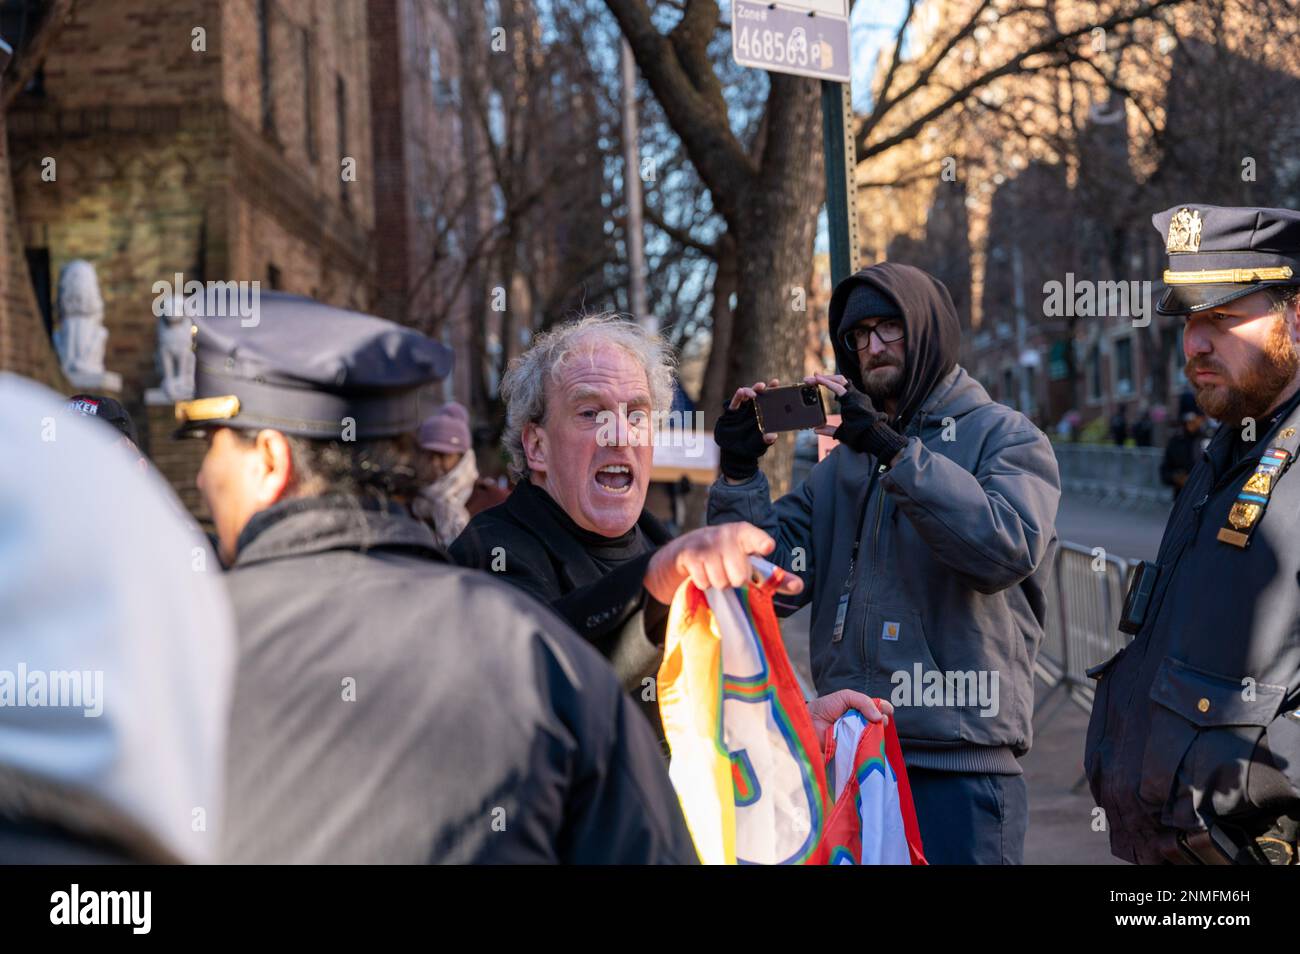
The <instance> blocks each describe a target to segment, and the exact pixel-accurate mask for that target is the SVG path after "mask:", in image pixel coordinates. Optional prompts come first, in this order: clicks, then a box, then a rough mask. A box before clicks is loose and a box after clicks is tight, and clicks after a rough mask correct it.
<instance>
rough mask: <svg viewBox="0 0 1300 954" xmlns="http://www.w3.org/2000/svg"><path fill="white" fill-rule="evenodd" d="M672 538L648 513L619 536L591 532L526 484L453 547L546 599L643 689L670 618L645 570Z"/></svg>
mask: <svg viewBox="0 0 1300 954" xmlns="http://www.w3.org/2000/svg"><path fill="white" fill-rule="evenodd" d="M670 539H672V538H671V536H670V535H669V534H668V531H667V530H666V529H665V528H664V526H663V524H661V523H660V522H659V521H658V520H657V519H655V517H654V515H653V514H651V513H649V512H648V511H642V513H641V516H640V518H639V519H638V520H637V522H636V525H635V526H633V527H632V528H631V529H629V530H628V531H627V532H626V533H624V534H621V535H620V536H617V537H606V536H602V535H601V534H599V533H593V532H592V531H590V530H585V529H583V528H582V527H580V526H579V525H578V524H577V523H576V522H575V521H574V520H573V518H572V517H570V516H569V514H567V513H565V511H564V508H563V507H561V506H560V504H559V503H558V502H557V501H556V500H555V499H554V498H552V497H551V495H550V494H548V493H547V492H546V491H545V490H544V489H542V488H541V487H538V486H536V485H535V484H532V483H528V482H521V483H519V484H518V485H516V487H515V489H514V490H513V491H512V492H511V494H510V496H509V497H508V498H506V501H505V502H504V503H502V504H500V505H498V506H496V507H492V508H489V509H487V510H484V511H482V512H480V513H478V514H476V515H475V516H474V517H473V519H471V520H470V522H469V525H468V526H466V527H465V529H464V531H463V532H462V533H461V535H460V536H459V537H457V538H456V539H455V540H454V541H452V544H451V546H450V547H449V548H448V552H449V553H450V555H451V558H452V559H453V560H455V561H456V562H457V563H459V564H461V565H462V566H470V567H475V568H478V569H482V570H487V571H488V572H490V573H493V574H495V575H497V576H498V577H499V578H500V579H502V580H503V581H505V582H507V583H510V584H512V585H514V586H517V587H519V588H520V589H523V590H525V591H527V592H528V593H531V594H532V595H533V596H535V597H536V598H537V599H539V600H541V601H543V602H544V603H547V604H548V605H549V606H550V607H551V608H552V609H554V610H555V611H556V612H557V613H558V614H559V615H560V616H562V617H563V618H564V619H566V620H568V621H569V623H570V624H571V625H572V626H573V628H574V629H575V630H577V632H578V633H579V634H580V635H582V636H583V637H585V638H586V639H587V640H589V641H590V642H591V643H592V645H593V646H595V647H596V648H597V649H598V650H600V652H601V653H603V654H604V655H605V656H606V658H608V659H609V660H610V662H611V663H613V665H614V669H615V671H616V672H618V673H619V676H620V678H622V679H623V681H624V685H625V686H627V687H628V688H629V689H633V690H634V691H635V692H636V693H638V694H639V693H640V692H641V691H642V689H643V681H642V680H643V679H644V678H645V677H646V675H647V673H649V674H651V675H653V672H654V670H655V669H656V668H657V665H658V663H657V656H655V655H654V653H655V652H657V651H659V650H660V649H661V647H662V644H663V639H664V627H665V624H666V622H667V619H668V607H666V606H664V605H663V604H662V603H660V602H659V601H658V600H656V599H654V598H653V597H651V596H650V594H649V593H647V592H646V590H645V574H646V570H647V568H648V567H649V565H650V560H651V559H652V558H653V557H654V554H655V552H656V551H657V550H658V548H659V547H660V546H662V545H663V544H665V543H667V542H668V541H669V540H670ZM642 611H644V616H643V618H642V622H643V624H644V633H645V635H644V636H636V635H635V634H634V632H633V630H634V628H629V627H627V626H626V624H627V623H628V622H629V621H630V620H631V619H632V617H633V616H634V615H635V614H637V613H640V612H642ZM638 640H639V642H638ZM646 666H648V667H649V668H648V669H647V668H645V667H646Z"/></svg>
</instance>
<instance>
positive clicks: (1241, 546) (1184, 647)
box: [1084, 205, 1300, 864]
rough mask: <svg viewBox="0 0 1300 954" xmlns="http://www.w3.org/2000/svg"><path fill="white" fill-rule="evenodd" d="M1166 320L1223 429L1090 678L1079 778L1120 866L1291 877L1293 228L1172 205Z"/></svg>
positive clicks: (1298, 802)
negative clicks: (1177, 323)
mask: <svg viewBox="0 0 1300 954" xmlns="http://www.w3.org/2000/svg"><path fill="white" fill-rule="evenodd" d="M1153 222H1154V224H1155V226H1156V228H1157V229H1159V230H1160V233H1161V235H1162V237H1163V238H1164V239H1165V242H1166V247H1167V250H1168V253H1169V268H1168V270H1166V271H1165V273H1164V282H1165V284H1166V286H1167V290H1166V291H1165V293H1164V295H1163V297H1162V299H1161V301H1160V303H1159V304H1158V305H1157V310H1158V311H1159V312H1160V313H1161V314H1166V315H1182V316H1184V320H1185V324H1184V326H1183V351H1184V353H1185V355H1186V357H1187V367H1186V374H1187V378H1188V381H1189V383H1190V384H1191V386H1192V387H1193V388H1194V389H1195V392H1196V399H1197V403H1198V404H1199V405H1200V406H1201V408H1202V410H1204V411H1205V413H1206V414H1207V415H1209V416H1210V417H1212V418H1215V419H1216V420H1218V421H1219V422H1221V424H1222V426H1221V427H1220V429H1219V431H1218V433H1217V434H1216V435H1215V437H1214V439H1213V440H1212V441H1211V442H1210V444H1209V446H1208V448H1207V449H1206V454H1205V457H1204V458H1203V459H1202V460H1201V461H1200V462H1199V463H1198V464H1197V465H1196V466H1195V468H1194V469H1193V470H1192V472H1191V474H1190V475H1189V477H1188V478H1187V483H1186V485H1185V486H1184V488H1183V492H1182V493H1180V494H1179V495H1178V499H1177V502H1176V503H1175V506H1174V511H1173V513H1172V514H1171V516H1170V518H1169V523H1168V525H1167V526H1166V529H1165V534H1164V539H1163V540H1162V541H1161V544H1160V552H1159V555H1158V557H1157V559H1156V562H1155V563H1144V564H1142V565H1141V566H1139V568H1138V570H1137V572H1136V573H1135V574H1134V577H1133V581H1132V584H1131V586H1130V590H1129V594H1128V598H1127V599H1126V601H1125V606H1124V617H1123V622H1122V623H1121V629H1123V630H1125V631H1126V632H1129V633H1132V634H1133V635H1134V639H1133V641H1132V643H1131V644H1130V645H1129V646H1127V647H1126V648H1125V649H1123V650H1121V651H1120V652H1119V653H1118V654H1116V655H1115V656H1114V657H1113V658H1111V659H1109V660H1107V661H1106V662H1105V663H1103V664H1101V665H1100V666H1098V667H1096V668H1095V669H1093V670H1091V671H1090V673H1089V674H1090V675H1091V676H1093V678H1095V679H1096V680H1097V691H1096V700H1095V702H1094V704H1093V709H1092V718H1091V722H1090V723H1089V726H1088V738H1087V743H1086V752H1085V759H1084V761H1085V767H1086V769H1087V773H1088V779H1089V783H1090V785H1091V787H1092V793H1093V797H1094V798H1095V799H1096V800H1097V803H1098V804H1099V805H1101V806H1102V807H1103V808H1104V809H1105V812H1106V821H1107V827H1108V829H1109V831H1110V840H1111V850H1112V852H1113V853H1114V854H1115V855H1116V856H1118V857H1120V858H1123V859H1125V860H1127V861H1132V862H1138V863H1161V862H1166V863H1174V864H1226V863H1238V864H1244V863H1260V864H1294V863H1295V860H1296V834H1297V819H1300V712H1298V711H1297V706H1300V637H1297V625H1296V624H1297V620H1298V619H1300V586H1298V585H1297V584H1298V583H1300V547H1297V545H1296V540H1297V537H1298V536H1300V475H1292V474H1290V468H1291V465H1292V462H1293V461H1294V459H1295V456H1296V453H1297V451H1300V357H1298V356H1297V345H1298V343H1300V317H1298V316H1297V312H1296V306H1297V293H1298V292H1300V287H1297V286H1298V284H1300V213H1297V212H1294V211H1291V210H1287V209H1262V208H1224V207H1218V206H1207V205H1179V206H1175V207H1173V208H1171V209H1167V210H1165V211H1164V212H1161V213H1159V214H1158V215H1156V216H1154V217H1153Z"/></svg>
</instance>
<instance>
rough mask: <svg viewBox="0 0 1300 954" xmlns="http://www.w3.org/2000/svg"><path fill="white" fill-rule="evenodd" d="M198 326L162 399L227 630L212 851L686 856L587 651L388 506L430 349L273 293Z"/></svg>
mask: <svg viewBox="0 0 1300 954" xmlns="http://www.w3.org/2000/svg"><path fill="white" fill-rule="evenodd" d="M196 326H197V336H196V352H197V372H196V396H195V398H194V400H191V401H185V402H182V403H180V404H178V405H177V407H176V414H177V418H178V420H179V421H180V422H181V430H182V432H184V433H186V434H189V435H194V436H198V435H202V436H204V437H205V438H206V440H207V442H208V449H207V455H206V457H205V458H204V461H203V465H202V469H201V471H200V473H199V477H198V486H199V489H200V491H201V492H202V494H203V497H204V499H205V501H206V502H207V504H208V506H209V508H210V509H211V512H212V517H213V521H214V523H215V526H216V533H217V537H218V540H219V543H220V550H221V555H222V559H223V561H224V562H226V563H227V564H228V565H229V567H230V569H229V571H228V573H227V574H226V580H227V583H228V585H229V591H230V596H231V600H232V603H233V605H234V608H235V614H236V624H237V629H238V631H239V661H238V667H237V673H236V678H235V690H234V700H233V706H232V708H233V713H232V718H231V723H230V732H229V741H228V756H227V798H226V816H227V822H226V826H225V830H224V833H223V838H222V852H221V855H222V857H223V859H224V860H226V861H231V862H403V863H420V862H483V861H492V862H534V861H536V862H556V861H561V862H637V863H648V862H690V861H694V860H695V858H696V855H695V852H694V849H693V847H692V844H691V840H690V835H689V833H688V832H687V830H686V828H685V824H684V822H683V820H682V817H681V813H680V810H679V808H678V805H677V799H676V797H675V795H674V792H673V790H672V787H671V786H670V784H669V782H668V778H667V774H666V772H665V771H664V768H663V764H662V762H661V760H660V756H659V754H658V749H657V746H656V744H655V740H654V738H653V737H652V735H651V733H650V730H649V728H648V726H647V725H646V722H645V720H644V719H643V718H641V717H640V716H639V715H638V714H637V713H636V710H635V709H634V707H633V703H632V702H631V701H630V700H629V699H628V698H627V697H626V696H625V695H624V693H623V692H622V690H621V688H620V686H619V683H618V681H617V679H616V678H615V676H614V674H613V672H612V670H611V669H610V668H609V666H608V664H607V663H606V662H605V661H604V660H602V659H601V658H600V656H599V655H598V654H597V653H596V652H595V650H593V649H592V648H591V647H590V646H588V645H586V643H585V642H584V641H583V640H581V639H580V638H578V636H577V635H576V634H574V633H573V632H572V631H571V630H570V629H569V628H568V626H566V625H565V624H564V623H563V622H561V621H560V619H559V618H558V617H556V616H555V615H554V614H553V613H552V612H551V611H550V610H548V609H546V608H544V607H543V606H541V605H540V604H539V603H537V602H535V601H533V600H532V599H530V598H529V597H527V596H526V595H524V594H522V593H520V592H519V591H517V590H515V589H514V588H511V587H508V586H505V585H504V584H501V583H499V582H497V581H496V580H494V579H492V578H491V577H490V576H489V575H488V574H483V573H476V572H473V571H470V570H464V569H460V568H457V567H454V566H452V565H451V564H450V563H449V562H447V560H446V559H445V557H444V556H443V555H442V553H441V551H440V550H439V548H438V547H437V545H436V543H435V540H434V536H433V534H432V532H431V531H430V529H429V528H428V527H427V526H426V525H425V524H423V523H420V522H419V521H417V520H415V519H413V518H412V517H411V516H409V514H408V512H407V510H406V505H407V504H408V503H409V501H410V499H411V496H412V495H413V493H414V492H415V490H416V489H417V488H416V481H417V468H416V466H415V462H416V455H417V454H418V449H417V448H416V445H415V441H414V431H415V429H416V427H417V425H418V424H419V420H420V418H419V408H418V402H417V391H418V389H419V388H420V387H421V386H423V385H426V384H428V383H430V382H432V381H434V380H436V379H438V378H442V377H444V376H445V375H446V374H447V373H448V371H449V370H450V366H451V356H450V353H449V351H448V350H447V349H446V348H444V347H443V346H442V345H440V344H438V343H436V342H434V341H432V340H430V339H429V338H427V337H425V336H424V335H421V334H417V333H416V332H414V331H411V330H408V329H405V328H402V327H400V326H398V325H395V324H392V323H390V322H387V321H383V320H381V319H378V318H374V317H370V316H367V315H361V314H356V313H353V312H348V311H343V310H340V309H336V308H331V307H327V306H325V305H321V304H318V303H316V302H313V301H310V300H308V299H304V298H297V297H293V296H286V295H279V294H269V295H262V296H261V298H260V307H258V308H257V309H256V314H255V320H253V321H249V320H247V319H246V318H241V317H219V316H217V315H215V314H213V313H212V312H211V311H208V313H207V314H202V315H199V316H197V319H196Z"/></svg>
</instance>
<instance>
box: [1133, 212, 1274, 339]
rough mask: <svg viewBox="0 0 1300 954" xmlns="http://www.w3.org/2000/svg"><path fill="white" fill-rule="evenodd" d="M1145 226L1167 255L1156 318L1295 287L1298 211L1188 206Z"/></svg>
mask: <svg viewBox="0 0 1300 954" xmlns="http://www.w3.org/2000/svg"><path fill="white" fill-rule="evenodd" d="M1151 223H1152V224H1153V225H1154V226H1155V227H1156V229H1157V230H1158V231H1159V232H1160V234H1161V235H1162V236H1163V237H1164V240H1165V251H1166V252H1167V253H1168V255H1169V267H1168V268H1167V269H1166V270H1165V273H1164V281H1165V284H1166V285H1167V286H1168V287H1167V290H1166V291H1165V293H1164V295H1163V296H1162V297H1161V299H1160V302H1159V303H1158V304H1157V305H1156V311H1158V312H1159V313H1160V314H1162V315H1184V314H1188V313H1194V312H1198V311H1206V310H1207V309H1210V308H1214V307H1217V306H1218V305H1224V304H1227V303H1228V302H1230V301H1233V300H1235V299H1237V298H1242V297H1244V296H1246V295H1250V294H1252V293H1254V292H1257V291H1259V290H1261V289H1263V288H1271V287H1275V286H1279V285H1295V284H1298V283H1300V212H1293V211H1291V210H1290V209H1266V208H1255V207H1238V206H1220V205H1196V204H1188V205H1176V206H1173V207H1172V208H1169V209H1165V210H1164V211H1163V212H1157V213H1156V214H1155V215H1153V216H1152V217H1151Z"/></svg>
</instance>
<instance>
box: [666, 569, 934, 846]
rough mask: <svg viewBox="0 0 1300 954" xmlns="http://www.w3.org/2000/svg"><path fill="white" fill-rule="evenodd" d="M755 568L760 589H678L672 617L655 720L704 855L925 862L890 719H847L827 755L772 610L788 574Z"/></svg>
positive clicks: (833, 734)
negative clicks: (761, 576) (759, 576)
mask: <svg viewBox="0 0 1300 954" xmlns="http://www.w3.org/2000/svg"><path fill="white" fill-rule="evenodd" d="M754 562H755V564H756V565H761V567H762V573H763V574H764V575H765V578H764V579H763V581H762V582H760V583H754V584H751V585H750V586H748V587H743V588H740V589H727V590H718V589H710V590H707V591H703V592H702V591H700V590H699V589H698V588H696V587H695V586H694V585H693V584H691V583H690V582H687V583H684V584H682V586H681V587H680V588H679V589H678V591H677V593H676V595H675V597H674V598H673V605H672V607H671V609H670V611H669V616H668V630H667V640H666V644H665V648H664V660H663V663H662V665H661V666H660V669H659V678H658V690H659V715H660V718H661V720H662V722H663V727H664V733H665V736H666V738H667V740H668V744H669V747H670V749H671V750H672V760H671V763H670V765H669V770H668V774H669V777H670V778H671V779H672V783H673V787H674V788H675V789H676V791H677V796H678V799H679V800H680V802H681V806H682V811H683V813H684V814H685V816H686V823H687V826H688V827H689V828H690V831H691V836H692V838H693V839H694V841H695V847H696V850H697V851H698V852H699V854H700V859H701V860H702V861H703V862H704V863H705V864H826V863H846V862H849V863H866V864H871V863H878V864H880V863H883V864H891V863H902V864H906V863H908V861H907V859H909V858H910V859H911V860H912V863H919V864H924V863H925V860H924V857H923V855H922V854H921V841H920V836H919V834H917V832H916V818H915V815H914V813H913V811H912V801H911V794H910V792H909V790H908V789H907V776H906V771H905V770H904V769H903V763H902V756H901V751H900V750H899V748H898V736H897V735H896V733H895V731H894V727H893V724H892V723H890V725H889V726H887V727H882V726H880V725H878V724H872V723H868V722H867V721H866V719H865V718H863V717H862V715H861V714H860V713H858V712H857V711H854V710H851V711H850V712H848V713H846V714H845V715H844V716H843V717H841V718H840V719H839V720H838V721H837V722H836V723H835V725H834V726H832V727H831V728H830V729H829V730H828V731H827V745H826V748H827V755H826V756H825V757H824V756H823V754H822V747H821V746H820V745H819V744H818V739H817V735H816V732H815V730H814V729H813V724H812V718H811V716H810V715H809V714H808V707H807V705H806V704H805V703H804V700H803V693H802V692H801V691H800V689H799V684H798V681H797V680H796V679H795V675H794V671H793V669H791V667H790V660H789V658H788V657H787V656H786V652H785V646H784V644H783V643H782V642H781V635H780V628H779V627H778V625H777V620H776V613H775V612H774V610H773V608H772V594H773V593H774V592H775V590H776V589H777V587H778V586H779V585H780V583H781V580H782V578H783V576H784V571H783V570H781V569H780V568H779V567H774V566H772V565H770V564H767V563H765V562H763V561H757V560H755V561H754ZM832 791H834V794H835V798H834V799H832V794H831V793H832ZM913 846H914V850H913ZM918 859H919V860H918Z"/></svg>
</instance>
